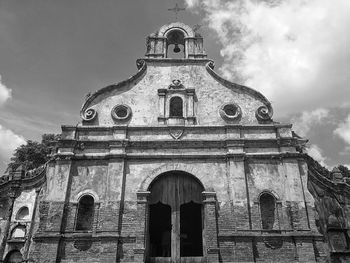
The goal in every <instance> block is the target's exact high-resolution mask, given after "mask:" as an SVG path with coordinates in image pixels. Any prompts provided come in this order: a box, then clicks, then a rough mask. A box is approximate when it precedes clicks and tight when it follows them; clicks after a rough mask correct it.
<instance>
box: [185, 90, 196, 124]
mask: <svg viewBox="0 0 350 263" xmlns="http://www.w3.org/2000/svg"><path fill="white" fill-rule="evenodd" d="M186 94H187V114H186V117H187V121H188V123H189V124H195V122H196V117H195V116H194V96H195V91H194V89H186Z"/></svg>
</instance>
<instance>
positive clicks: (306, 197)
mask: <svg viewBox="0 0 350 263" xmlns="http://www.w3.org/2000/svg"><path fill="white" fill-rule="evenodd" d="M136 64H137V69H138V71H137V72H136V74H134V75H132V76H131V77H130V78H129V79H127V80H124V81H122V82H119V83H117V84H112V85H110V86H107V87H104V88H102V89H100V90H98V91H96V92H95V93H92V94H90V95H89V96H88V97H87V98H86V99H85V102H84V104H83V106H82V109H81V119H82V121H81V123H79V124H78V125H63V126H62V133H61V139H60V140H59V141H58V143H57V147H56V152H54V153H53V154H52V159H51V160H50V161H49V162H48V163H46V164H45V165H44V166H42V167H39V168H37V169H35V170H32V171H24V170H23V169H22V167H21V166H20V167H18V168H17V169H16V170H12V171H9V172H8V173H7V174H5V175H3V176H2V177H1V178H0V240H1V243H0V259H1V260H2V261H1V262H38V263H54V262H56V263H73V262H81V263H83V262H84V263H89V262H100V263H112V262H129V263H131V262H157V263H165V262H169V263H170V262H172V263H180V262H181V263H199V262H201V263H203V262H208V263H209V262H210V263H219V262H220V263H221V262H307V263H309V262H349V260H350V256H349V255H350V236H349V219H350V206H349V200H350V184H349V182H348V181H347V180H346V179H345V178H343V177H342V175H341V174H340V173H339V171H337V170H333V171H332V172H330V171H328V170H327V169H325V168H323V167H321V166H320V165H319V164H318V163H317V162H315V161H314V160H313V159H312V158H311V157H309V156H308V155H307V154H305V153H304V152H303V151H304V149H305V144H306V142H307V140H305V139H303V138H301V137H299V136H298V135H296V134H295V133H294V132H293V130H292V125H291V124H284V123H279V122H276V121H274V120H273V119H272V115H273V109H272V106H271V103H270V102H269V101H268V99H267V98H265V97H264V95H263V94H261V93H259V92H258V91H256V90H254V89H252V88H249V87H245V86H242V85H239V84H235V83H232V82H229V81H227V80H225V79H223V78H222V77H220V76H219V75H218V74H217V73H216V72H215V71H214V62H213V61H211V60H210V59H208V58H207V55H206V53H205V51H204V48H203V38H202V36H201V35H200V34H198V33H197V32H195V31H194V30H192V29H191V28H190V27H189V26H187V25H184V24H182V23H179V22H177V23H172V24H169V25H164V26H162V27H161V28H160V29H159V30H158V31H157V32H155V33H153V34H151V35H149V36H148V38H147V43H146V54H145V57H144V58H142V59H139V60H137V62H136Z"/></svg>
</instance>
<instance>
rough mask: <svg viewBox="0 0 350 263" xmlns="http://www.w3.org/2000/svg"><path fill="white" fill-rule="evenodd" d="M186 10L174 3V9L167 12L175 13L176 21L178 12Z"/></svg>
mask: <svg viewBox="0 0 350 263" xmlns="http://www.w3.org/2000/svg"><path fill="white" fill-rule="evenodd" d="M184 10H186V8H184V7H179V5H178V4H177V3H176V4H175V7H174V8H169V9H168V11H171V12H174V13H175V17H176V20H177V14H178V13H179V12H180V11H184Z"/></svg>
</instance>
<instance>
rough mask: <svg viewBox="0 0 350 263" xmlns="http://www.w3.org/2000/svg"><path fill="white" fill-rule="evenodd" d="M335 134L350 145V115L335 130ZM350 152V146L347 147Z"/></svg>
mask: <svg viewBox="0 0 350 263" xmlns="http://www.w3.org/2000/svg"><path fill="white" fill-rule="evenodd" d="M334 134H335V135H337V136H338V137H340V138H341V139H343V140H344V142H345V143H347V144H348V145H350V114H349V115H348V117H347V118H346V119H345V121H344V122H342V123H340V124H339V125H338V127H337V128H336V129H335V130H334ZM345 148H346V149H348V150H350V148H349V146H347V147H345Z"/></svg>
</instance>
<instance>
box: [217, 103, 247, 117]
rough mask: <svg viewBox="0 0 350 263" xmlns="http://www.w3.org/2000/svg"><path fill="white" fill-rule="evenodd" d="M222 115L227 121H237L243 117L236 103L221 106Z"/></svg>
mask: <svg viewBox="0 0 350 263" xmlns="http://www.w3.org/2000/svg"><path fill="white" fill-rule="evenodd" d="M220 115H221V117H222V118H223V119H225V120H236V119H238V118H240V117H241V115H242V111H241V108H240V107H239V106H238V105H237V104H236V103H227V104H224V105H223V106H221V108H220Z"/></svg>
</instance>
